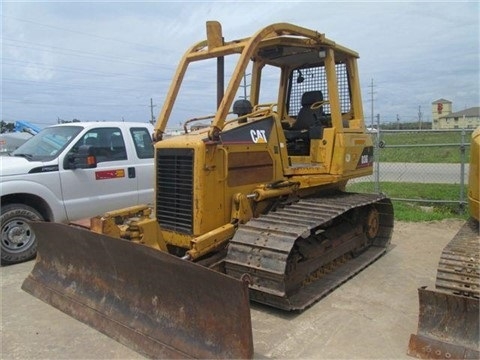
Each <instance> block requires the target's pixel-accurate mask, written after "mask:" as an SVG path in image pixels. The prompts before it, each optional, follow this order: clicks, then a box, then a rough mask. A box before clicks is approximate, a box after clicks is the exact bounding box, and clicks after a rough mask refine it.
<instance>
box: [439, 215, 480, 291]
mask: <svg viewBox="0 0 480 360" xmlns="http://www.w3.org/2000/svg"><path fill="white" fill-rule="evenodd" d="M478 231H479V229H478V222H477V221H475V220H474V219H470V220H469V221H467V222H466V223H465V224H464V225H463V227H462V228H461V229H460V230H459V231H458V233H457V234H456V235H455V237H454V238H453V239H452V240H451V241H450V242H449V243H448V244H447V246H445V248H444V249H443V252H442V255H441V257H440V261H439V263H438V269H437V280H436V283H435V287H436V288H437V289H439V290H443V291H447V292H451V293H453V294H456V295H463V296H472V297H476V298H480V236H479V232H478Z"/></svg>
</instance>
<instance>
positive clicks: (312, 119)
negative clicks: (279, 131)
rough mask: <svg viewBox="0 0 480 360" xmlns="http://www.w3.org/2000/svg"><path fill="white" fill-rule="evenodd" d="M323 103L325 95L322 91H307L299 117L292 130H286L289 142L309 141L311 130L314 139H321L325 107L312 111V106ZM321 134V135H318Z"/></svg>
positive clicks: (303, 96)
mask: <svg viewBox="0 0 480 360" xmlns="http://www.w3.org/2000/svg"><path fill="white" fill-rule="evenodd" d="M319 101H323V94H322V92H321V91H320V90H315V91H307V92H305V93H304V94H303V95H302V107H301V108H300V111H299V112H298V115H297V120H296V121H295V122H294V123H293V125H292V127H291V128H290V129H286V130H285V137H286V139H287V141H290V140H296V139H309V138H310V130H314V128H318V129H316V130H320V131H314V133H315V137H314V138H321V121H322V118H323V117H324V113H323V106H319V107H318V108H317V109H311V106H312V104H314V103H316V102H319ZM317 133H319V134H317Z"/></svg>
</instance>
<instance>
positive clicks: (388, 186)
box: [351, 129, 473, 212]
mask: <svg viewBox="0 0 480 360" xmlns="http://www.w3.org/2000/svg"><path fill="white" fill-rule="evenodd" d="M472 131H473V130H469V129H455V130H381V129H380V130H377V131H375V132H373V133H372V135H373V137H374V144H375V151H374V172H373V175H371V176H367V177H362V178H359V179H355V180H353V181H352V182H351V183H353V184H357V185H360V183H361V184H362V185H363V189H364V190H366V191H370V192H375V193H379V192H384V193H386V194H387V195H388V196H389V197H390V198H391V199H393V200H399V201H408V202H415V203H419V204H427V205H431V204H450V206H451V205H452V204H453V205H455V206H458V209H459V210H460V211H462V212H463V211H464V209H465V205H466V203H467V191H468V190H467V185H468V170H469V147H470V139H471V134H472ZM354 186H355V185H354Z"/></svg>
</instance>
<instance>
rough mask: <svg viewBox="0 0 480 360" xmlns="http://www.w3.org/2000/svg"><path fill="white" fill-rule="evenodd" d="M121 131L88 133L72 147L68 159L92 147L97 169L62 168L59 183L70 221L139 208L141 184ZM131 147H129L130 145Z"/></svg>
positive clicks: (62, 165) (102, 130)
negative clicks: (74, 153)
mask: <svg viewBox="0 0 480 360" xmlns="http://www.w3.org/2000/svg"><path fill="white" fill-rule="evenodd" d="M127 136H129V134H124V133H123V132H122V130H121V129H120V128H117V127H108V128H95V129H92V130H89V131H88V132H86V133H85V134H84V135H83V136H82V137H81V138H80V140H78V141H77V143H76V144H75V145H74V146H73V147H72V149H71V150H70V151H69V153H68V154H67V155H66V157H67V158H68V157H69V155H70V154H71V153H73V152H76V151H78V148H79V147H80V146H81V145H89V146H92V147H93V151H94V154H95V156H96V159H97V167H96V168H92V169H68V167H67V168H65V164H66V161H64V162H63V164H60V166H61V168H62V169H61V170H60V179H61V186H62V193H63V199H64V203H65V210H66V213H67V217H68V219H69V220H70V221H71V220H76V219H79V218H84V217H90V216H92V215H93V214H102V213H104V212H106V211H111V210H116V209H120V208H124V207H127V206H133V205H136V204H138V191H137V190H138V182H137V170H136V169H135V166H134V165H135V159H128V156H129V155H130V156H132V153H131V152H130V154H128V151H127V145H126V144H127V141H126V137H127ZM128 144H130V143H128Z"/></svg>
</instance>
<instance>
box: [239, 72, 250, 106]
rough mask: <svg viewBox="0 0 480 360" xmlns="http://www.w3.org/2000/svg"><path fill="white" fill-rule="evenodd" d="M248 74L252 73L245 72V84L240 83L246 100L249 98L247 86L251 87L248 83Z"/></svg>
mask: <svg viewBox="0 0 480 360" xmlns="http://www.w3.org/2000/svg"><path fill="white" fill-rule="evenodd" d="M248 75H251V74H244V75H243V85H240V87H242V88H243V98H244V99H245V100H248V95H247V87H249V86H250V85H247V76H248Z"/></svg>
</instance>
